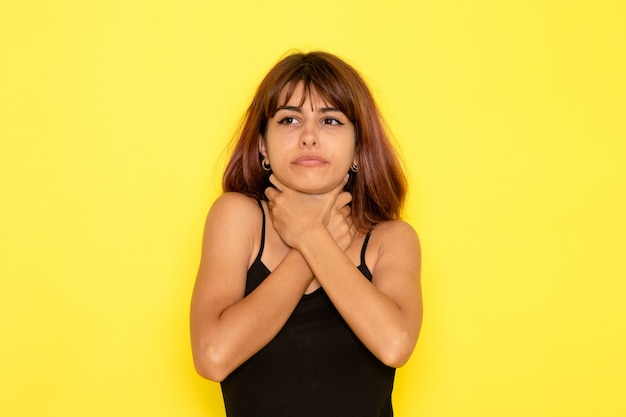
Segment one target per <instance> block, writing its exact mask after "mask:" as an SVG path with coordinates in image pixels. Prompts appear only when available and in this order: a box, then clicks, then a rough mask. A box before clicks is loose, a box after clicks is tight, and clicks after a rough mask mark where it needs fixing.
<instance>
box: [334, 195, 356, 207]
mask: <svg viewBox="0 0 626 417" xmlns="http://www.w3.org/2000/svg"><path fill="white" fill-rule="evenodd" d="M351 201H352V194H350V193H349V192H346V191H344V192H342V193H340V194H339V195H338V196H337V198H336V199H335V207H337V208H342V207H346V206H347V205H348V204H349V203H350V202H351Z"/></svg>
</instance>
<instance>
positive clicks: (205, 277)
mask: <svg viewBox="0 0 626 417" xmlns="http://www.w3.org/2000/svg"><path fill="white" fill-rule="evenodd" d="M303 92H304V89H303V88H302V86H299V87H298V88H297V89H296V91H295V93H294V94H293V96H292V97H291V99H290V100H289V103H287V105H288V108H285V109H280V110H279V111H277V112H276V114H275V116H274V117H272V118H271V119H270V120H269V123H268V129H267V132H266V134H265V137H263V138H260V139H259V152H260V153H261V154H262V155H263V156H264V157H265V158H266V159H267V160H268V161H269V162H270V163H271V165H272V171H273V174H272V176H271V177H270V181H271V183H272V184H273V185H274V187H270V188H268V189H267V190H266V196H267V198H268V202H267V203H265V202H264V203H263V204H264V211H265V215H266V221H267V226H266V236H265V250H264V252H263V256H262V259H261V260H262V261H263V263H264V264H265V265H266V266H267V267H268V269H269V270H270V271H271V274H270V275H269V276H268V277H267V278H266V279H265V280H264V281H263V282H262V283H261V284H260V285H259V287H257V289H255V290H254V291H253V292H252V293H251V294H250V295H248V296H247V297H245V298H244V291H245V281H246V272H247V270H248V268H249V266H250V265H251V264H252V262H253V261H254V259H255V257H256V255H257V253H258V250H259V247H260V243H261V227H262V221H263V217H262V216H263V214H262V213H261V211H260V210H259V207H258V205H257V202H256V201H254V200H253V199H250V198H248V197H246V196H243V195H240V194H237V193H227V194H224V195H223V196H221V197H220V198H219V199H218V200H217V201H216V202H215V203H214V205H213V206H212V207H211V210H210V211H209V214H208V216H207V221H206V226H205V234H204V241H203V250H202V259H201V263H200V268H199V270H198V276H197V280H196V285H195V287H194V292H193V297H192V305H191V339H192V352H193V357H194V364H195V366H196V369H197V371H198V373H199V374H200V375H202V376H204V377H206V378H208V379H211V380H214V381H222V380H223V379H224V378H225V377H226V376H228V375H229V374H230V373H231V372H232V371H233V370H235V369H236V368H237V367H238V366H239V365H241V364H242V363H243V362H245V361H246V360H247V359H249V358H250V357H251V356H252V355H254V354H255V353H256V352H258V351H259V350H260V349H261V348H263V347H264V346H265V345H266V344H267V343H269V342H270V341H271V340H272V338H273V337H274V336H275V335H276V334H277V333H278V332H279V331H280V329H281V328H282V327H283V325H284V324H285V322H286V321H287V319H288V318H289V316H290V315H291V313H292V312H293V310H294V309H295V307H296V305H297V304H298V302H299V301H300V299H301V297H302V295H303V294H305V293H310V292H312V291H314V290H315V289H317V288H319V287H320V286H321V287H323V288H324V290H325V292H326V293H327V294H328V296H329V297H330V299H331V301H332V302H333V304H334V305H335V307H336V308H337V310H338V311H339V312H340V314H341V315H342V317H343V318H344V320H345V321H346V323H348V325H349V326H350V328H351V329H352V331H353V332H354V333H355V334H356V335H357V337H358V338H359V339H360V340H361V341H362V342H363V344H364V345H365V346H366V347H367V348H368V349H369V350H370V351H371V352H372V353H373V354H374V355H375V356H376V357H377V358H378V359H380V360H381V361H382V362H383V363H385V364H387V365H388V366H393V367H399V366H401V365H403V364H404V363H405V362H406V361H407V360H408V358H409V357H410V355H411V353H412V351H413V349H414V347H415V344H416V342H417V337H418V334H419V329H420V326H421V320H422V304H421V290H420V283H419V274H420V247H419V240H418V238H417V235H416V234H415V232H414V231H413V229H412V228H411V227H410V226H409V225H408V224H407V223H405V222H402V221H398V220H395V221H388V222H383V223H381V224H378V225H376V227H375V228H374V229H373V231H372V233H371V237H370V241H369V245H368V249H367V251H366V255H365V261H366V264H367V265H368V267H369V269H370V271H371V272H372V275H373V280H372V282H369V281H368V280H366V279H364V277H363V276H362V274H361V273H360V272H359V271H358V270H357V269H356V267H355V266H356V265H358V264H359V263H360V250H361V246H362V244H363V241H364V239H365V236H364V235H363V234H362V233H357V232H356V231H355V229H354V227H353V225H352V221H351V217H350V208H349V206H348V203H349V202H350V200H351V196H350V194H348V193H346V192H343V191H342V189H343V186H344V184H345V181H346V179H347V172H348V170H349V167H350V164H352V163H355V162H357V155H356V153H355V140H354V127H353V126H352V124H351V123H350V121H349V120H347V119H346V117H345V115H343V113H341V112H339V111H337V110H333V109H332V108H331V107H332V106H328V105H327V104H326V103H324V102H323V100H320V99H319V98H318V97H317V95H316V94H315V92H314V91H313V92H312V94H311V96H310V97H307V98H306V100H305V101H304V103H303V105H302V106H300V105H299V104H300V102H301V97H302V94H303Z"/></svg>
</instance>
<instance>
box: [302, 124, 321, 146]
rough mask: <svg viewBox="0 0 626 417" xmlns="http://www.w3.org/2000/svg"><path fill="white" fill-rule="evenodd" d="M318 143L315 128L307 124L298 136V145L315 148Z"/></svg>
mask: <svg viewBox="0 0 626 417" xmlns="http://www.w3.org/2000/svg"><path fill="white" fill-rule="evenodd" d="M318 143H319V138H318V137H317V131H316V129H315V126H312V125H311V124H310V123H307V124H306V125H305V126H304V128H303V131H302V134H301V135H300V145H301V146H317V145H318Z"/></svg>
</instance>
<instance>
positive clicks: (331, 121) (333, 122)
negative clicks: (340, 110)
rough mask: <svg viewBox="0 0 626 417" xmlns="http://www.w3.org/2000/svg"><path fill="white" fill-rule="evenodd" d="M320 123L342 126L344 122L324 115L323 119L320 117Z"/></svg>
mask: <svg viewBox="0 0 626 417" xmlns="http://www.w3.org/2000/svg"><path fill="white" fill-rule="evenodd" d="M322 124H325V125H331V126H343V124H344V123H342V122H340V121H339V120H337V119H335V118H333V117H325V118H324V119H322Z"/></svg>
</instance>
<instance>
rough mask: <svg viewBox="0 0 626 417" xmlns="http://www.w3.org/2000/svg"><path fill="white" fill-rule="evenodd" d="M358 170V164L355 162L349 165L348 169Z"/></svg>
mask: <svg viewBox="0 0 626 417" xmlns="http://www.w3.org/2000/svg"><path fill="white" fill-rule="evenodd" d="M358 170H359V166H358V165H357V164H352V165H350V171H352V172H357V171H358Z"/></svg>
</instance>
